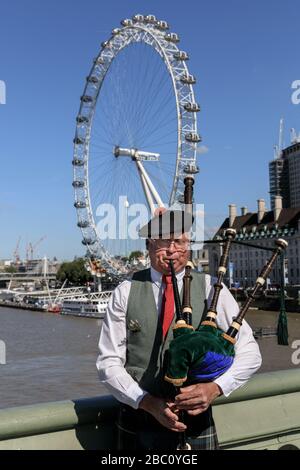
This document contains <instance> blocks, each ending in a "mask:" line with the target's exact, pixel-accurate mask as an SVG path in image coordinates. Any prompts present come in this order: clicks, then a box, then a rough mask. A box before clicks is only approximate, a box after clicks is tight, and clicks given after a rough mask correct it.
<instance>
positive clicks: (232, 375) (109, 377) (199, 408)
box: [97, 211, 261, 451]
mask: <svg viewBox="0 0 300 470" xmlns="http://www.w3.org/2000/svg"><path fill="white" fill-rule="evenodd" d="M178 216H179V217H178ZM170 217H171V219H172V221H173V223H172V224H171V228H170V224H169V220H170ZM174 219H175V222H174ZM164 222H166V223H164ZM191 225H192V218H191V216H190V214H187V213H185V212H181V211H166V212H165V213H163V214H159V216H156V217H154V218H153V219H152V220H151V221H150V222H149V224H147V225H146V226H145V227H143V228H142V229H141V231H140V235H141V236H142V237H145V238H147V246H148V250H149V256H150V260H151V268H150V269H145V270H143V271H140V272H138V273H135V274H134V276H133V278H132V280H131V281H124V282H123V283H121V284H120V285H119V286H118V287H117V288H116V289H115V291H114V293H113V294H112V297H111V299H110V301H109V305H108V308H107V312H106V316H105V318H104V320H103V325H102V330H101V334H100V341H99V349H100V354H99V357H98V360H97V368H98V371H99V377H100V380H101V382H102V383H103V384H104V385H105V386H106V387H107V389H108V391H109V392H110V393H111V394H112V395H113V396H114V397H115V398H116V399H117V400H118V401H119V402H120V403H121V405H120V417H119V422H118V427H119V436H120V441H119V445H120V448H123V449H138V450H169V451H171V450H175V449H176V448H177V446H178V441H179V438H180V436H182V435H183V434H185V435H186V437H187V439H188V440H190V441H191V444H192V447H193V449H218V440H217V434H216V430H215V426H214V422H213V418H212V412H211V403H212V402H213V401H214V400H215V399H216V398H217V397H218V396H219V395H221V394H224V395H225V396H228V395H230V394H231V393H232V392H233V391H234V390H236V389H237V388H239V387H241V386H243V385H244V384H245V383H246V382H247V381H248V380H249V378H250V377H251V376H252V375H253V374H254V373H255V372H256V371H257V370H258V369H259V367H260V365H261V355H260V352H259V348H258V345H257V343H256V341H255V339H254V337H253V333H252V330H251V328H250V327H249V325H248V324H247V323H246V322H244V323H243V326H242V328H240V330H239V332H238V334H237V336H236V339H235V344H234V345H233V346H232V348H233V349H234V353H233V352H232V348H231V349H230V348H229V354H228V356H229V358H226V360H224V358H221V359H222V361H223V362H224V361H225V362H226V361H227V362H226V363H227V365H226V367H224V371H222V374H221V375H219V376H218V377H217V378H216V379H209V380H207V381H206V382H205V383H203V380H201V374H202V372H201V371H200V370H199V363H198V362H199V361H198V362H197V361H196V364H192V365H193V366H194V370H193V373H194V376H193V377H192V379H194V380H191V381H189V378H188V377H183V376H185V375H188V374H189V368H190V364H189V361H191V358H190V357H189V356H190V355H191V354H190V353H191V351H189V350H188V351H187V350H184V347H183V344H184V341H183V343H182V341H181V338H180V336H183V335H182V334H179V335H178V334H177V338H175V339H174V336H176V334H175V331H176V330H177V331H178V330H179V329H178V328H177V326H178V322H177V323H176V320H177V318H176V319H175V300H176V299H175V297H174V277H175V280H176V285H177V287H178V292H181V291H182V286H183V278H184V275H185V267H186V265H187V263H188V260H189V258H190V242H189V231H190V227H191ZM171 265H172V266H171ZM171 269H173V282H172V278H171V274H172V273H171ZM190 275H191V276H192V282H191V283H190V294H189V297H190V299H189V300H190V303H191V307H192V310H193V312H192V313H193V314H192V325H189V326H186V328H182V329H181V332H184V331H185V330H188V331H190V332H191V335H188V336H187V338H191V339H192V342H193V337H194V336H195V332H197V329H198V328H199V327H201V324H202V323H203V322H206V321H208V322H210V321H211V322H212V323H215V324H216V326H217V327H218V328H217V330H218V331H219V330H221V331H223V332H226V331H228V329H229V328H230V327H231V325H232V323H233V319H234V318H235V317H236V316H237V315H238V312H239V307H238V305H237V303H236V301H235V300H234V298H233V296H232V295H231V293H230V292H229V290H228V289H227V288H226V286H225V285H224V284H223V283H221V288H219V291H218V302H217V305H215V308H214V309H215V310H216V312H213V313H212V314H211V317H207V304H209V305H210V304H211V303H212V301H213V300H214V298H215V297H216V296H215V292H216V288H214V284H215V281H214V280H213V279H212V278H211V276H209V275H205V274H203V273H198V272H196V271H191V273H190ZM218 279H220V277H219V278H218ZM175 290H176V289H175ZM177 304H178V298H177ZM212 317H213V318H212ZM175 324H176V330H174V333H173V327H175ZM181 326H182V325H181ZM183 326H184V325H183ZM207 327H208V328H211V329H212V328H214V327H213V326H212V325H207ZM189 328H190V330H189ZM214 331H215V328H214ZM170 344H171V348H170V349H169V346H170ZM231 344H232V343H231ZM193 347H194V346H193ZM197 348H198V346H197V347H196V349H197ZM200 349H201V348H200ZM225 349H226V348H225ZM177 350H178V352H179V353H180V354H181V353H182V352H183V356H184V357H183V359H184V360H185V364H184V367H183V368H182V367H181V364H180V358H179V357H178V358H174V353H176V351H177ZM170 351H171V352H172V354H171V355H170ZM222 351H223V350H222ZM223 352H224V351H223ZM225 352H226V351H225ZM216 354H217V356H216V355H215V351H213V358H214V360H215V359H216V357H218V354H219V352H218V351H217V353H216ZM192 355H193V354H192ZM204 356H205V357H204ZM203 357H204V360H203ZM208 357H209V358H210V359H211V355H209V354H208V355H207V354H204V355H203V351H202V359H201V361H202V363H205V360H206V359H207V358H208ZM228 361H229V363H228ZM225 362H224V363H225ZM209 367H210V366H209ZM209 367H208V369H209ZM228 367H229V368H228ZM209 374H210V373H208V375H209ZM182 375H183V376H182ZM178 378H179V382H178ZM182 379H183V380H182ZM199 382H200V383H199ZM178 384H179V386H178ZM180 384H181V385H182V386H181V385H180ZM174 385H175V386H174ZM186 385H187V386H186ZM183 410H184V414H185V418H184V422H183V420H182V411H183Z"/></svg>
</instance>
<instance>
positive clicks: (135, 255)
mask: <svg viewBox="0 0 300 470" xmlns="http://www.w3.org/2000/svg"><path fill="white" fill-rule="evenodd" d="M141 256H143V252H142V251H138V250H137V251H132V252H131V253H130V255H129V261H132V260H133V259H138V258H140V257H141Z"/></svg>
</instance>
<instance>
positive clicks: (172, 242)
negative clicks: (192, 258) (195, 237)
mask: <svg viewBox="0 0 300 470" xmlns="http://www.w3.org/2000/svg"><path fill="white" fill-rule="evenodd" d="M189 255H190V244H189V239H188V237H187V235H186V234H183V235H180V236H179V237H178V238H170V239H159V240H153V239H151V240H149V256H150V260H151V266H152V267H153V268H154V269H155V270H156V271H158V272H160V273H163V274H170V272H171V269H170V263H169V260H170V259H171V260H173V264H174V269H175V272H180V271H182V269H184V267H185V265H186V263H187V261H188V260H189Z"/></svg>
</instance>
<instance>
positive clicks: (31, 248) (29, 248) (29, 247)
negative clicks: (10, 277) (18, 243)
mask: <svg viewBox="0 0 300 470" xmlns="http://www.w3.org/2000/svg"><path fill="white" fill-rule="evenodd" d="M45 238H46V235H44V236H43V237H42V238H40V239H39V240H38V241H37V242H36V243H34V245H33V244H32V243H31V242H29V243H28V245H27V249H26V259H27V261H28V260H31V261H32V260H33V252H34V250H35V249H36V247H37V246H38V245H39V244H40V243H41V242H42V241H43V240H45Z"/></svg>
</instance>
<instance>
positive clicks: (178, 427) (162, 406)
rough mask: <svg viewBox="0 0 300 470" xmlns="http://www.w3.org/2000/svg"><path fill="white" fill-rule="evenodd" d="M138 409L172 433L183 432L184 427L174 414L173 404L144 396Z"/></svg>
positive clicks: (148, 395) (150, 396) (161, 399)
mask: <svg viewBox="0 0 300 470" xmlns="http://www.w3.org/2000/svg"><path fill="white" fill-rule="evenodd" d="M139 408H140V409H142V410H145V411H147V412H148V413H150V414H151V415H152V416H153V417H154V418H155V419H156V420H157V421H158V422H159V423H160V424H162V425H163V426H164V427H166V428H168V429H170V430H171V431H174V432H183V431H185V430H186V425H185V424H184V423H181V422H180V421H179V419H178V415H177V414H176V409H175V404H174V403H172V402H169V401H166V400H164V399H163V398H157V397H154V396H152V395H150V394H147V395H145V396H144V398H143V399H142V400H141V402H140V404H139Z"/></svg>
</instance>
